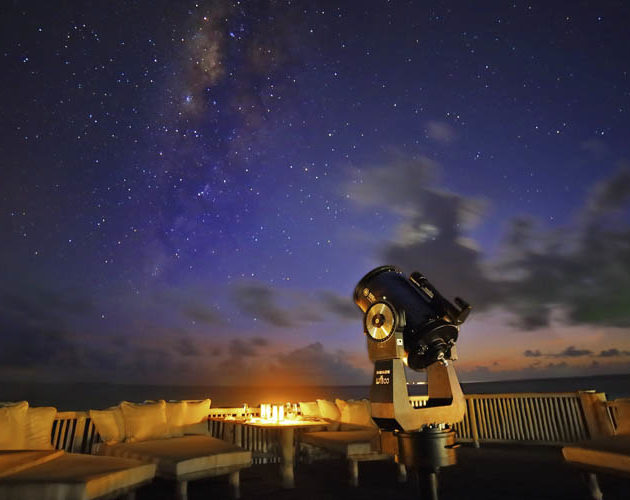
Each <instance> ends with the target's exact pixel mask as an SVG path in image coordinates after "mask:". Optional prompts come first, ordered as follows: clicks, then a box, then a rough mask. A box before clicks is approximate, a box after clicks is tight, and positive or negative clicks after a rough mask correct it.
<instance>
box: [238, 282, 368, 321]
mask: <svg viewBox="0 0 630 500" xmlns="http://www.w3.org/2000/svg"><path fill="white" fill-rule="evenodd" d="M232 299H233V300H234V303H235V304H236V306H237V307H238V308H239V309H240V311H241V312H243V313H245V314H247V315H249V316H251V317H253V318H256V319H260V320H262V321H265V322H266V323H269V324H271V325H273V326H278V327H281V328H291V327H295V326H296V325H298V324H303V323H317V322H320V321H325V320H327V319H329V315H328V314H327V313H328V312H330V313H333V315H334V316H335V317H337V318H342V319H352V320H356V319H357V318H360V317H361V315H360V311H359V310H358V308H357V307H356V306H355V305H354V303H353V302H352V300H351V299H350V298H349V297H348V298H347V299H346V298H344V297H341V296H339V295H338V294H336V293H334V292H331V291H315V292H313V293H311V294H308V295H307V294H304V293H301V292H299V291H295V290H291V291H289V290H281V289H276V288H274V287H272V286H269V285H266V284H264V283H252V282H249V283H239V284H237V285H235V286H234V287H233V289H232Z"/></svg>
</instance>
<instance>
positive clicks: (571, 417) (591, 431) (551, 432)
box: [52, 392, 615, 463]
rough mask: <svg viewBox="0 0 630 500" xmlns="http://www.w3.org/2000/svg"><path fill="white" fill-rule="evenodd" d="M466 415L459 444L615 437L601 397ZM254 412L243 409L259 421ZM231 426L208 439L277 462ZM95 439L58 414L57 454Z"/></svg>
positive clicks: (228, 413)
mask: <svg viewBox="0 0 630 500" xmlns="http://www.w3.org/2000/svg"><path fill="white" fill-rule="evenodd" d="M465 397H466V413H465V415H464V419H463V420H462V421H461V422H457V423H454V424H452V427H453V428H454V429H455V431H456V432H457V436H458V440H459V441H461V442H471V443H473V444H474V445H475V446H479V445H480V444H481V443H523V444H545V445H562V444H566V443H572V442H576V441H581V440H584V439H588V438H589V437H597V436H599V435H610V434H612V433H614V426H615V410H614V406H612V405H611V403H609V402H606V401H605V398H604V397H603V394H599V393H593V392H578V393H573V392H571V393H511V394H467V395H466V396H465ZM427 399H428V398H427V397H426V396H414V397H410V398H409V402H410V404H411V405H412V406H413V407H414V408H421V407H423V406H425V405H426V401H427ZM244 411H245V410H243V408H211V409H210V412H209V417H239V416H243V414H244ZM259 411H260V409H259V408H248V409H247V410H246V412H247V414H248V415H253V416H258V415H259ZM234 428H235V426H233V425H226V424H225V423H222V422H214V421H210V422H209V431H210V433H211V435H212V436H215V437H218V438H221V439H226V440H228V441H232V442H234V441H235V439H236V440H238V442H239V444H240V445H241V446H243V447H244V448H246V449H249V450H252V451H254V455H255V457H256V461H257V462H260V463H266V462H273V461H277V453H276V443H277V436H276V435H275V433H274V432H273V430H270V429H260V428H254V427H247V430H246V431H244V432H242V433H241V434H240V435H239V436H238V438H237V437H236V436H235V435H234V434H231V433H234V432H235V431H234ZM98 442H99V436H98V433H97V432H96V429H95V427H94V424H93V423H92V421H91V419H90V418H89V414H88V413H87V412H59V413H58V414H57V418H56V419H55V423H54V425H53V433H52V443H53V446H54V447H55V448H57V449H62V450H66V451H72V452H77V453H91V452H93V451H94V446H95V444H97V443H98Z"/></svg>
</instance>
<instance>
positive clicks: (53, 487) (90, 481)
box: [0, 453, 156, 500]
mask: <svg viewBox="0 0 630 500" xmlns="http://www.w3.org/2000/svg"><path fill="white" fill-rule="evenodd" d="M155 469H156V467H155V465H154V464H147V463H142V462H138V461H136V460H128V459H122V458H114V457H95V456H91V455H79V454H74V453H65V454H64V455H62V456H60V457H58V458H55V459H54V460H50V461H47V462H45V463H42V464H39V465H35V466H33V467H28V468H25V469H23V470H21V471H19V472H17V473H15V474H11V475H9V476H6V477H3V478H2V482H0V498H2V499H37V500H60V499H63V500H90V499H93V498H101V497H103V496H106V495H111V494H113V493H115V492H118V491H121V490H124V489H125V488H131V487H133V486H134V485H139V484H142V483H144V482H147V481H149V480H151V479H152V478H153V477H154V476H155Z"/></svg>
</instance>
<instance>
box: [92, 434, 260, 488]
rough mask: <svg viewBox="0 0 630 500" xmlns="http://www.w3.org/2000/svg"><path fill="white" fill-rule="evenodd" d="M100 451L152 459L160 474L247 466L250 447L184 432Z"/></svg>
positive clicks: (249, 463) (250, 456) (209, 471)
mask: <svg viewBox="0 0 630 500" xmlns="http://www.w3.org/2000/svg"><path fill="white" fill-rule="evenodd" d="M103 453H104V454H106V455H110V456H116V457H126V458H135V459H138V460H144V461H146V462H153V463H155V464H157V466H158V474H159V475H161V476H164V477H171V478H172V477H175V478H178V477H180V476H184V475H187V474H199V473H201V472H203V471H207V472H208V475H209V476H211V475H213V474H212V472H213V470H216V469H221V468H224V467H239V466H241V467H249V466H250V465H251V462H252V454H251V452H250V451H246V450H243V449H242V448H239V447H238V446H234V445H233V444H230V443H227V442H225V441H222V440H220V439H216V438H213V437H209V436H184V437H176V438H170V439H156V440H151V441H141V442H137V443H119V444H115V445H111V446H105V447H104V449H103Z"/></svg>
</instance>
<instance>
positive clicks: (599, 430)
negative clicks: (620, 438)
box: [578, 391, 615, 439]
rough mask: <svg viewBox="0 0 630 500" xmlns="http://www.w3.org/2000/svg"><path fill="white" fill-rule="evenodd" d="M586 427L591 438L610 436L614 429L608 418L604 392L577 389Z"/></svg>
mask: <svg viewBox="0 0 630 500" xmlns="http://www.w3.org/2000/svg"><path fill="white" fill-rule="evenodd" d="M578 397H579V399H580V405H581V406H582V413H583V414H584V419H585V420H586V428H587V429H588V434H589V436H590V438H591V439H596V438H599V437H606V436H612V435H613V434H614V432H615V431H614V429H613V428H612V424H611V422H610V418H608V409H607V407H606V394H604V393H603V392H595V391H578Z"/></svg>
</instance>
